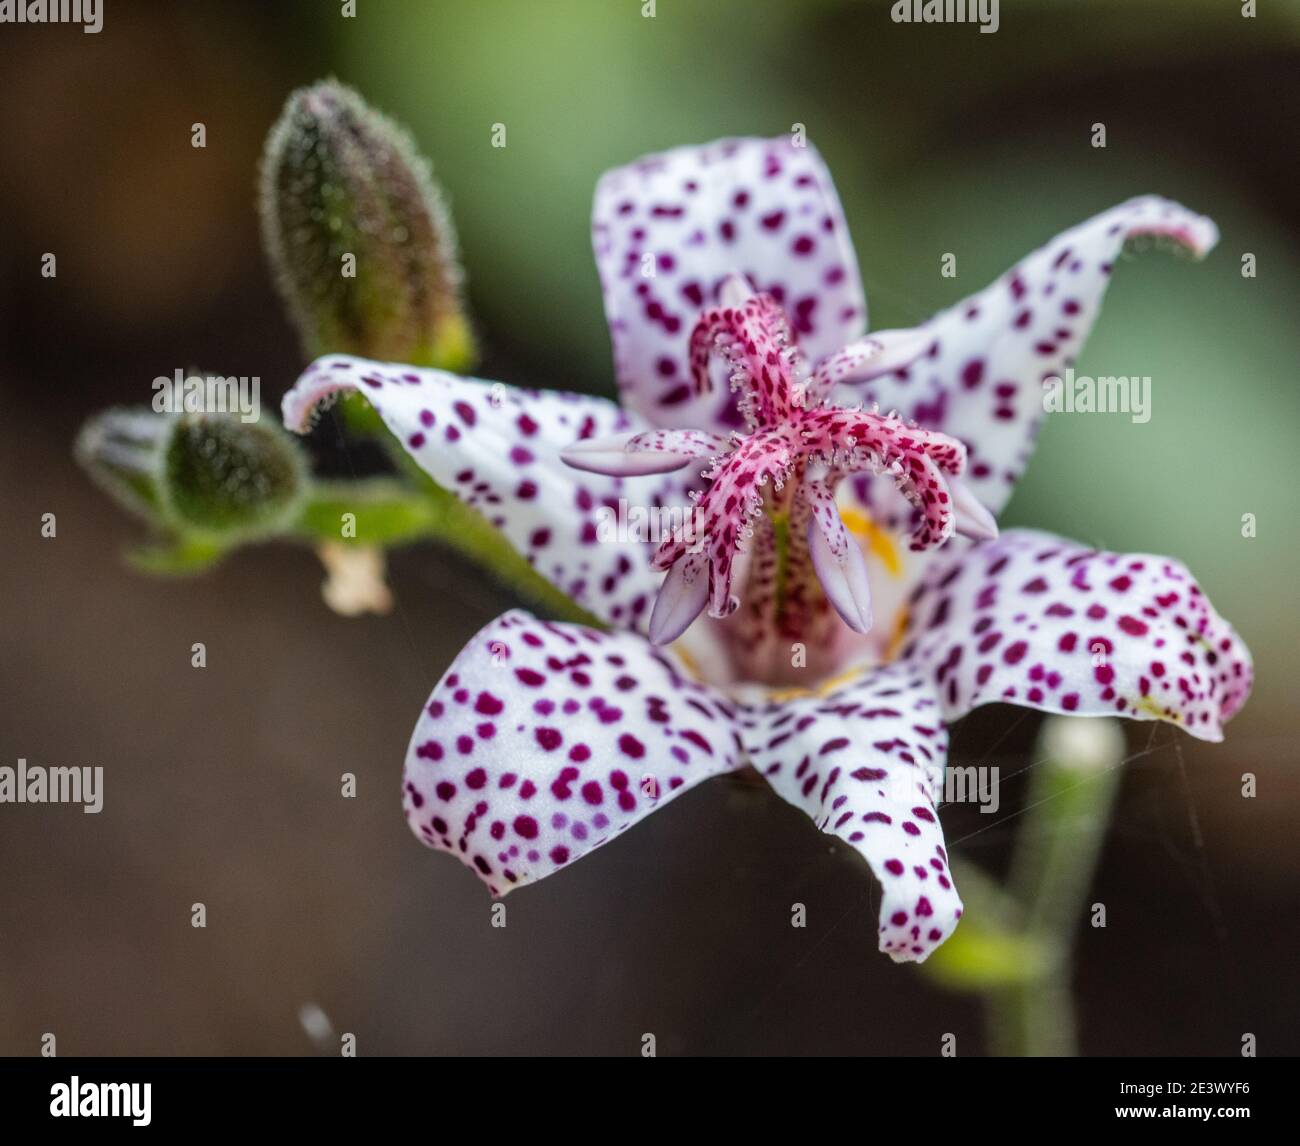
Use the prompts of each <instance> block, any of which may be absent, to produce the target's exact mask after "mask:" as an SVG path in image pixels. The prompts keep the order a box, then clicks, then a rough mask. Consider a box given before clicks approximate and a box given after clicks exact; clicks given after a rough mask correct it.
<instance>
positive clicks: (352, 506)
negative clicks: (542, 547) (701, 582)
mask: <svg viewBox="0 0 1300 1146" xmlns="http://www.w3.org/2000/svg"><path fill="white" fill-rule="evenodd" d="M419 476H420V477H423V478H424V480H423V482H421V484H420V488H418V489H413V488H411V485H410V484H408V483H407V482H406V481H402V480H399V479H395V478H369V479H365V480H362V481H349V482H316V483H315V484H314V485H313V486H312V487H311V489H310V491H309V493H308V497H307V500H306V503H305V504H304V506H303V509H302V512H301V513H300V514H299V516H298V519H297V521H296V522H295V523H294V524H293V526H292V527H291V529H290V534H289V535H290V536H291V537H296V538H298V539H300V540H304V541H312V542H315V541H342V542H344V543H354V544H357V545H382V546H385V547H387V546H393V545H405V544H409V543H410V542H412V541H420V540H425V539H434V540H437V541H441V542H443V543H445V544H447V545H448V546H450V547H451V548H452V549H454V550H456V551H457V552H458V553H460V554H462V555H463V556H465V557H466V558H468V559H469V560H470V561H472V562H473V563H474V564H476V565H479V566H482V567H484V568H486V569H487V570H489V571H490V575H491V576H492V577H493V578H494V579H495V580H496V581H497V582H499V583H500V584H501V585H503V586H505V587H506V588H508V589H511V590H513V591H514V592H516V593H518V594H519V595H520V596H521V597H522V598H523V599H525V600H526V601H528V602H529V603H531V604H533V605H534V606H536V607H538V608H540V609H542V610H543V611H545V612H546V613H547V614H548V615H549V616H552V617H555V618H557V619H559V620H565V621H573V622H576V623H578V624H583V625H590V626H593V627H595V628H602V627H603V626H602V625H601V622H600V621H599V620H597V619H596V618H595V617H593V616H592V615H591V614H590V613H588V612H587V611H586V610H585V609H583V608H581V607H579V606H578V605H577V604H575V603H574V602H573V601H572V600H571V599H570V598H569V597H568V596H566V595H565V594H564V593H562V592H561V591H560V590H559V589H557V588H556V587H555V586H554V585H552V584H551V582H549V581H548V580H546V578H545V577H543V576H542V575H541V574H540V573H538V572H537V570H536V569H534V568H533V567H532V566H531V565H530V564H529V563H528V561H527V560H526V559H525V558H524V556H523V555H522V554H521V553H520V552H519V551H518V550H517V549H516V548H515V547H514V546H513V545H511V543H510V542H509V541H508V540H507V539H506V537H505V536H504V535H503V534H502V533H501V531H500V530H498V529H496V528H494V527H493V526H492V525H491V524H490V523H489V522H488V520H487V519H486V518H485V517H484V516H483V515H482V514H481V513H479V512H478V510H476V509H473V508H471V507H470V506H468V505H466V504H465V503H464V502H463V501H461V500H460V498H458V497H456V495H455V494H453V493H451V492H449V491H448V490H445V489H443V488H442V487H441V486H439V485H437V484H435V483H434V482H433V481H431V480H429V479H428V478H427V477H426V476H425V475H423V474H421V475H419ZM348 514H351V515H352V518H350V519H349V518H347V517H346V516H345V515H348ZM345 525H350V526H351V527H350V528H345Z"/></svg>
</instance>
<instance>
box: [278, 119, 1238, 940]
mask: <svg viewBox="0 0 1300 1146" xmlns="http://www.w3.org/2000/svg"><path fill="white" fill-rule="evenodd" d="M593 229H594V246H595V253H596V263H597V268H598V270H599V273H600V279H601V285H602V287H603V291H604V300H605V312H606V317H607V320H608V324H609V329H610V334H611V338H612V341H613V348H614V366H615V374H616V378H617V381H618V386H619V390H620V394H621V397H622V404H621V406H620V405H616V404H615V403H613V402H610V401H608V400H606V399H603V398H596V397H591V396H588V395H579V394H559V393H540V392H537V391H532V390H524V389H511V388H508V387H506V388H503V387H501V386H500V385H499V384H496V385H494V384H492V383H489V382H486V381H480V380H477V379H471V378H462V377H458V376H456V375H452V374H448V373H446V372H442V371H437V370H424V369H414V368H412V367H409V366H403V365H400V364H386V363H379V362H369V361H364V360H361V359H355V358H341V357H339V356H335V355H331V356H328V357H326V358H322V359H320V360H319V361H318V362H316V363H315V364H313V365H312V366H311V367H310V368H309V369H308V370H307V372H306V373H305V374H304V375H303V377H302V378H301V379H300V380H299V382H298V383H297V385H296V386H295V387H294V389H293V390H292V391H291V392H290V393H289V395H287V396H286V398H285V403H284V413H285V421H286V424H287V425H288V426H289V427H290V428H292V429H295V430H303V429H305V428H306V427H307V426H308V425H309V424H310V421H311V418H312V415H313V412H314V411H315V410H316V409H317V408H318V407H319V406H320V404H321V403H322V402H323V401H324V400H326V399H327V398H328V397H329V396H330V395H332V394H333V393H335V392H337V391H339V390H343V389H351V390H356V391H358V392H360V393H362V394H364V395H365V396H366V397H367V398H368V399H369V400H370V402H371V403H372V404H373V405H374V407H375V408H376V410H378V412H379V413H380V415H381V416H382V417H383V419H384V421H385V423H386V424H387V426H388V428H389V429H390V430H391V431H392V433H393V434H394V435H395V436H396V437H397V438H398V439H399V440H400V441H401V442H402V443H403V445H404V446H405V447H406V449H407V450H408V451H409V452H410V454H411V456H412V457H413V458H414V459H415V461H416V462H417V463H418V464H419V465H420V466H421V467H423V469H424V470H425V471H426V472H427V473H428V474H429V475H430V476H431V477H432V478H433V479H434V480H435V481H436V482H438V483H439V484H440V485H442V486H443V487H445V488H447V489H449V490H452V491H454V492H455V493H456V494H457V495H459V496H460V497H461V498H463V499H464V500H465V501H466V503H467V504H469V505H470V506H473V507H474V508H475V509H477V510H478V511H479V512H481V513H482V514H483V516H484V517H485V518H486V519H487V520H488V521H489V522H490V523H491V524H493V525H494V526H496V527H497V528H498V529H499V530H500V531H501V533H502V534H503V535H504V536H505V537H506V538H507V539H508V540H509V541H510V542H511V543H512V544H513V545H514V546H515V547H516V548H517V549H518V550H519V551H520V552H521V553H523V554H524V555H525V556H526V557H527V559H528V560H529V562H530V563H531V564H532V565H533V567H534V568H535V569H536V570H537V571H538V572H539V573H541V574H542V575H543V576H545V577H546V578H548V579H549V580H550V581H551V582H552V583H553V584H555V585H556V586H557V587H558V588H559V589H561V590H562V591H563V592H564V593H566V594H567V595H568V596H569V597H571V598H572V599H573V600H574V601H575V602H576V603H577V604H578V605H580V606H581V607H582V608H584V609H585V610H586V611H587V612H588V613H590V614H591V615H592V616H593V617H594V618H595V619H596V620H597V621H599V622H600V627H592V626H583V625H575V624H560V623H555V622H551V621H546V620H542V619H538V618H536V617H533V616H531V615H529V614H528V613H525V612H522V611H512V612H510V613H508V614H506V615H505V616H503V617H501V618H499V619H498V620H497V621H495V622H493V623H492V624H491V625H489V626H488V627H487V628H486V629H484V630H483V631H482V632H481V633H479V634H478V635H477V636H476V637H474V638H473V639H472V640H471V641H470V643H469V644H468V645H467V646H466V648H465V650H464V651H463V652H462V653H461V654H460V656H458V657H457V658H456V661H455V663H454V664H452V666H451V667H450V669H449V670H448V672H447V674H446V675H445V676H444V677H443V679H442V680H441V681H440V682H439V683H438V685H437V687H436V688H435V689H434V691H433V694H432V696H431V697H430V698H429V701H428V703H427V704H426V705H425V707H424V709H423V710H422V712H421V714H420V717H419V719H418V722H417V724H416V727H415V731H414V733H413V735H412V737H411V742H410V749H409V752H408V755H407V760H406V769H405V775H404V779H403V802H404V808H405V812H406V816H407V819H408V821H409V823H410V826H411V828H412V830H413V831H414V832H415V834H416V836H417V837H418V838H419V839H420V840H422V841H423V842H424V843H426V844H427V845H428V846H430V847H432V848H435V849H438V850H441V851H446V852H449V853H451V854H452V855H455V856H456V857H458V858H459V859H460V860H461V861H462V862H463V863H464V864H466V865H467V866H468V867H469V868H470V869H471V870H472V871H473V872H474V873H475V874H476V875H477V876H478V877H479V878H480V879H481V880H482V881H483V882H484V883H485V884H486V885H487V887H488V889H489V890H490V891H491V892H492V894H494V895H504V894H506V893H507V892H509V891H510V890H512V889H513V888H516V887H519V886H521V885H523V884H526V883H530V882H533V881H536V880H538V879H541V878H543V877H545V876H547V875H550V874H552V873H554V872H557V871H559V870H560V869H561V868H564V867H567V866H568V865H570V864H572V863H573V862H575V861H576V860H578V859H580V858H581V857H583V856H585V855H587V854H589V853H590V852H592V851H593V850H594V849H596V848H598V847H599V846H601V845H602V844H605V843H608V842H610V841H612V840H613V839H614V838H615V837H617V836H618V835H619V834H621V833H622V832H624V831H626V830H627V829H629V828H631V827H633V826H634V825H635V824H637V823H638V822H640V820H641V819H643V818H644V817H645V816H646V815H648V814H649V813H651V812H652V811H654V810H656V809H657V808H659V807H662V806H663V805H664V804H666V803H668V802H670V801H671V800H672V799H673V798H675V797H676V796H678V795H680V794H681V793H683V792H686V791H689V790H690V789H691V788H692V787H694V786H695V785H697V784H700V783H702V782H704V781H706V780H708V779H709V778H711V777H714V776H718V775H722V774H724V773H727V772H731V771H734V770H736V769H740V768H746V767H749V768H753V769H755V770H756V771H757V772H758V773H759V774H760V775H762V776H763V777H764V778H765V779H766V780H767V781H768V783H769V784H770V785H771V787H772V789H773V790H774V791H775V792H776V793H777V794H778V795H779V796H781V797H782V798H784V799H786V800H788V801H789V802H791V803H792V804H794V805H795V806H796V807H799V808H801V809H802V810H803V811H805V812H806V813H807V814H808V816H809V817H811V818H812V820H813V821H814V823H815V824H816V825H817V827H818V828H819V829H821V830H822V831H825V832H829V833H832V834H834V835H835V836H837V837H838V838H840V839H842V840H844V841H845V842H846V843H847V844H848V845H849V846H851V847H852V848H853V849H855V850H856V851H857V852H858V853H859V854H860V855H861V856H862V857H863V859H864V861H865V862H866V864H867V866H868V867H869V869H870V870H871V872H872V874H873V875H874V876H875V878H876V879H877V880H878V881H879V883H880V886H881V892H882V894H881V899H880V903H881V909H880V920H879V935H880V947H881V950H882V951H885V952H886V953H888V954H889V955H890V956H891V957H892V958H894V959H896V960H914V961H919V960H923V959H925V958H926V957H927V956H928V955H929V954H930V952H932V951H933V950H934V949H935V947H937V946H938V945H939V944H940V943H942V942H943V941H944V939H945V938H946V937H947V936H948V935H950V934H951V933H952V931H953V929H954V928H955V927H956V926H957V923H958V920H959V919H960V917H961V914H962V903H961V899H960V897H959V895H958V892H957V888H956V887H955V886H954V883H953V880H952V877H951V872H950V870H949V866H948V855H947V852H946V850H945V846H944V840H943V830H942V825H941V823H940V817H939V806H938V805H939V797H940V795H941V793H942V780H943V772H944V767H945V764H946V759H947V750H948V741H947V732H946V726H947V725H948V724H950V723H951V722H953V721H955V720H957V719H959V718H960V717H961V716H963V715H964V714H965V713H967V712H969V711H971V710H972V709H973V708H976V707H978V706H980V705H984V704H989V703H1010V704H1017V705H1023V706H1027V707H1030V708H1034V709H1038V710H1040V711H1044V712H1054V713H1071V714H1076V715H1078V716H1102V715H1108V716H1122V717H1127V718H1131V719H1134V720H1160V721H1165V722H1168V723H1171V724H1174V725H1176V726H1178V727H1179V728H1182V729H1184V730H1185V731H1186V732H1188V733H1190V734H1191V735H1193V736H1196V737H1198V738H1201V739H1204V740H1219V739H1221V738H1222V735H1223V733H1222V728H1223V724H1224V723H1225V722H1226V721H1227V720H1228V719H1230V718H1231V717H1232V716H1233V714H1234V713H1235V712H1236V711H1237V710H1238V709H1239V708H1240V707H1241V705H1242V704H1243V703H1244V702H1245V700H1246V697H1247V695H1248V694H1249V691H1250V687H1251V678H1252V669H1251V661H1250V655H1249V653H1248V651H1247V649H1246V647H1245V645H1244V644H1243V642H1242V641H1241V640H1240V638H1239V637H1238V636H1237V634H1236V633H1235V632H1234V631H1233V629H1232V628H1231V626H1230V625H1228V623H1227V622H1225V621H1224V620H1223V619H1222V618H1221V617H1220V616H1219V615H1218V613H1217V612H1216V611H1215V609H1214V608H1213V606H1212V605H1211V603H1210V601H1209V599H1208V597H1207V596H1206V595H1205V593H1204V592H1203V591H1202V590H1201V588H1200V587H1199V586H1198V585H1197V584H1196V582H1195V581H1194V580H1193V578H1192V576H1191V574H1190V573H1189V572H1188V571H1187V570H1186V569H1185V568H1184V567H1183V566H1182V565H1181V564H1179V563H1178V562H1177V561H1175V560H1173V559H1171V558H1168V557H1159V556H1152V555H1149V554H1131V555H1127V554H1119V553H1107V552H1102V551H1099V550H1096V549H1093V548H1091V547H1089V546H1087V545H1084V544H1080V543H1077V542H1072V541H1068V540H1065V539H1063V538H1059V537H1054V536H1051V535H1048V534H1045V533H1039V532H1033V531H1027V530H1010V531H1007V532H1004V533H1001V534H999V531H998V527H997V524H996V515H997V514H998V513H999V511H1000V510H1001V509H1002V507H1003V505H1004V504H1005V503H1006V501H1007V499H1008V497H1009V496H1010V494H1011V491H1012V488H1013V487H1014V483H1015V482H1016V480H1017V479H1018V478H1019V476H1020V474H1021V473H1022V472H1023V470H1024V467H1025V464H1026V463H1027V461H1028V459H1029V457H1030V454H1031V452H1032V449H1033V443H1034V439H1035V434H1036V430H1037V428H1038V425H1039V423H1040V421H1041V419H1042V417H1043V416H1044V413H1043V402H1042V383H1043V380H1044V379H1045V378H1050V377H1052V376H1054V375H1056V374H1059V373H1060V372H1061V371H1062V370H1064V369H1066V368H1067V367H1069V366H1070V365H1072V364H1073V362H1074V361H1075V359H1076V356H1077V355H1078V353H1079V351H1080V349H1081V347H1082V345H1083V342H1084V340H1085V338H1086V336H1087V334H1088V332H1089V330H1090V329H1091V327H1092V324H1093V322H1094V321H1095V320H1096V318H1097V315H1098V312H1099V310H1100V307H1101V302H1102V298H1103V296H1104V294H1105V291H1106V286H1107V284H1108V283H1109V279H1110V275H1111V272H1112V269H1113V268H1114V265H1115V261H1116V259H1117V257H1118V256H1119V255H1120V253H1121V252H1122V251H1123V250H1124V249H1125V247H1126V246H1127V245H1128V244H1129V243H1130V242H1132V241H1133V240H1135V239H1149V238H1152V237H1154V238H1156V239H1159V240H1161V241H1162V242H1163V243H1164V244H1165V245H1168V246H1170V247H1172V248H1176V249H1180V250H1184V251H1186V252H1188V253H1190V254H1191V255H1193V256H1196V257H1200V256H1203V255H1205V254H1207V253H1208V251H1209V250H1210V249H1211V248H1212V247H1213V245H1214V243H1215V241H1216V238H1217V233H1216V231H1215V228H1214V225H1213V224H1212V223H1211V222H1210V221H1209V220H1208V219H1205V218H1204V217H1202V216H1198V215H1195V214H1193V213H1191V212H1189V211H1187V210H1186V209H1185V208H1183V207H1181V206H1179V205H1178V204H1176V203H1173V202H1171V201H1169V200H1165V199H1160V198H1156V197H1153V196H1147V197H1142V198H1137V199H1133V200H1130V201H1129V202H1127V203H1124V204H1122V205H1120V206H1118V207H1115V208H1112V209H1110V210H1108V211H1105V212H1103V213H1101V214H1099V215H1097V216H1096V217H1095V218H1093V219H1090V220H1088V221H1086V222H1084V223H1082V224H1080V225H1078V226H1076V227H1074V228H1072V229H1071V230H1068V231H1066V232H1064V233H1063V234H1061V235H1059V236H1058V237H1057V238H1055V239H1053V240H1051V241H1050V242H1048V243H1047V244H1046V245H1045V246H1043V247H1042V248H1040V249H1039V250H1037V251H1035V252H1033V253H1031V254H1030V255H1028V256H1027V257H1026V258H1024V259H1022V260H1021V261H1020V262H1018V263H1016V264H1015V265H1014V266H1012V267H1011V269H1010V270H1009V271H1007V273H1006V274H1004V275H1003V276H1001V277H1000V278H999V279H997V280H996V281H994V282H993V283H992V284H990V285H989V286H988V287H986V288H985V289H984V290H982V291H980V292H978V293H976V294H975V295H973V296H971V297H970V298H968V299H966V300H965V301H963V302H961V303H959V304H957V305H956V306H954V307H952V308H950V309H948V310H946V311H943V312H942V313H940V314H937V315H936V316H934V317H933V318H932V319H930V320H929V321H928V322H926V323H923V324H922V325H921V326H919V327H917V328H915V329H911V330H892V331H882V332H875V333H872V334H868V333H867V328H866V316H867V315H866V302H865V299H864V297H863V292H862V286H861V281H860V279H859V276H858V271H857V263H856V259H855V256H854V253H853V249H852V246H851V244H850V242H849V239H848V228H847V225H846V223H845V220H844V217H843V213H842V211H841V208H840V203H839V199H838V197H837V196H836V194H835V189H834V186H833V184H832V183H831V179H830V176H829V174H828V172H827V171H826V168H825V167H824V165H823V164H822V161H821V159H820V157H819V156H818V154H817V152H816V150H815V149H814V148H812V147H810V146H809V147H796V146H794V144H793V143H792V142H791V141H789V140H784V139H779V140H759V139H740V140H726V141H723V142H720V143H716V144H712V145H709V146H707V147H686V148H680V149H677V150H674V151H670V152H667V153H665V154H662V155H655V156H650V157H647V158H644V159H641V160H639V161H638V162H636V163H633V164H631V165H630V166H627V167H623V168H620V169H618V170H615V171H611V172H610V173H608V174H607V175H606V176H604V178H602V180H601V181H600V183H599V185H598V187H597V191H596V201H595V208H594V213H593ZM647 266H651V267H653V270H654V273H653V275H647V274H646V273H645V268H646V267H647ZM503 389H504V391H505V397H504V399H502V398H501V391H502V390H503ZM620 505H633V506H640V507H645V508H662V507H667V508H674V509H685V510H687V511H688V512H687V514H686V515H685V516H683V517H679V518H677V520H683V521H684V520H686V517H689V519H690V521H691V523H692V525H697V526H698V527H699V528H698V529H697V530H695V531H693V532H690V533H688V532H687V531H686V530H684V529H683V530H680V531H677V532H675V533H673V534H672V535H670V536H669V537H667V538H666V539H665V540H662V541H660V542H659V544H658V545H657V546H655V545H650V544H647V543H644V542H642V541H638V540H637V539H636V538H635V537H625V536H623V535H621V534H620V535H619V536H618V537H616V538H614V539H612V540H610V539H609V538H608V537H606V536H603V535H602V533H601V531H600V530H599V529H598V525H599V522H600V519H601V515H602V514H608V513H609V512H610V511H611V510H616V509H617V508H618V507H619V506H620ZM689 511H694V512H693V513H692V512H689Z"/></svg>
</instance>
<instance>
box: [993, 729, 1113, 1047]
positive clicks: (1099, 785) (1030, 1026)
mask: <svg viewBox="0 0 1300 1146" xmlns="http://www.w3.org/2000/svg"><path fill="white" fill-rule="evenodd" d="M1038 754H1039V756H1040V758H1041V762H1040V763H1039V764H1038V765H1037V766H1036V767H1035V768H1034V769H1033V772H1032V774H1031V779H1030V784H1029V792H1028V803H1027V811H1026V814H1025V817H1024V821H1025V822H1024V824H1023V826H1022V828H1021V832H1020V836H1019V838H1018V840H1017V843H1016V851H1015V855H1014V858H1013V860H1012V866H1011V874H1010V877H1009V879H1008V881H1007V889H1008V891H1009V892H1010V894H1011V896H1012V898H1013V899H1014V900H1015V901H1016V902H1017V903H1018V904H1019V905H1020V907H1021V910H1022V911H1023V921H1024V922H1023V931H1024V935H1025V937H1026V938H1028V939H1030V940H1032V941H1033V942H1034V943H1035V944H1036V945H1038V946H1039V947H1040V949H1041V950H1043V951H1045V952H1046V953H1047V956H1048V957H1047V959H1046V961H1045V963H1044V966H1043V969H1042V972H1041V973H1040V974H1039V975H1036V976H1033V977H1031V978H1028V979H1026V980H1024V981H1023V982H1017V983H1013V984H1010V985H1008V986H1005V987H1000V988H998V989H995V990H992V991H990V992H989V993H988V994H987V996H986V999H987V1007H988V1018H989V1036H990V1043H991V1049H992V1050H993V1053H995V1054H1002V1055H1047V1056H1058V1055H1073V1054H1075V1053H1076V1051H1077V1046H1076V1027H1075V1020H1074V1004H1073V999H1072V993H1071V984H1072V980H1073V973H1074V964H1073V949H1074V939H1075V936H1076V934H1077V932H1078V928H1079V925H1080V917H1081V916H1082V915H1083V914H1084V913H1085V912H1086V910H1087V904H1086V902H1085V900H1086V899H1087V894H1088V889H1089V887H1090V886H1091V885H1092V877H1093V874H1094V872H1095V870H1096V865H1097V857H1098V855H1099V854H1100V851H1101V845H1102V842H1103V840H1104V839H1105V835H1106V827H1107V825H1108V823H1109V821H1110V813H1111V809H1112V807H1113V805H1114V799H1115V792H1116V789H1117V787H1118V777H1119V773H1118V766H1119V764H1120V761H1121V760H1122V759H1123V756H1124V737H1123V734H1122V733H1121V732H1120V730H1119V728H1118V726H1117V725H1116V724H1115V722H1114V721H1111V720H1103V719H1100V718H1084V717H1059V716H1054V717H1050V718H1049V719H1048V721H1047V722H1046V723H1045V724H1044V726H1043V732H1042V735H1041V737H1040V738H1039V750H1038Z"/></svg>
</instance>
